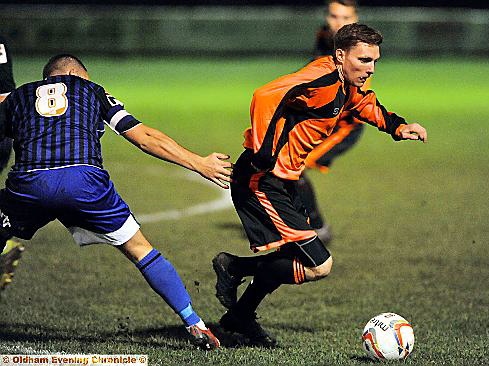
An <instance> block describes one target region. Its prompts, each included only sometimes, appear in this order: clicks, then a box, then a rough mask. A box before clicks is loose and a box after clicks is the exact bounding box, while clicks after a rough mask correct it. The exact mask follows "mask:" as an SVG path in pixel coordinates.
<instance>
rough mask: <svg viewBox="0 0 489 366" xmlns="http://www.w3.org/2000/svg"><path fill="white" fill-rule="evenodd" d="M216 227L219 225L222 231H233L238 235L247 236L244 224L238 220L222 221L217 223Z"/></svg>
mask: <svg viewBox="0 0 489 366" xmlns="http://www.w3.org/2000/svg"><path fill="white" fill-rule="evenodd" d="M216 227H218V228H219V229H220V230H222V231H232V232H234V233H236V234H237V235H240V236H241V237H243V238H246V233H245V231H244V229H243V225H241V224H240V223H238V222H220V223H217V224H216Z"/></svg>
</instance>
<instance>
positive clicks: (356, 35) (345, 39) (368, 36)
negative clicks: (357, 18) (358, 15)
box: [334, 23, 384, 51]
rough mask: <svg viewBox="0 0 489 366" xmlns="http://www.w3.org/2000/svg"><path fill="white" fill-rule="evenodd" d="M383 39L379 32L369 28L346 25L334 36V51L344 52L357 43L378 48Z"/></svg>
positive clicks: (362, 25)
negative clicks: (340, 50)
mask: <svg viewBox="0 0 489 366" xmlns="http://www.w3.org/2000/svg"><path fill="white" fill-rule="evenodd" d="M383 39H384V38H383V37H382V34H380V32H379V31H377V30H375V29H373V28H370V27H369V26H368V25H365V24H359V23H352V24H347V25H344V26H343V27H341V28H340V30H339V31H338V32H336V34H335V36H334V49H335V50H337V49H342V50H345V51H346V50H349V49H350V48H352V47H354V46H356V44H357V43H359V42H363V43H367V44H371V45H377V46H380V44H381V43H382V40H383Z"/></svg>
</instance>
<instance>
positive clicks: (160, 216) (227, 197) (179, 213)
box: [135, 173, 233, 224]
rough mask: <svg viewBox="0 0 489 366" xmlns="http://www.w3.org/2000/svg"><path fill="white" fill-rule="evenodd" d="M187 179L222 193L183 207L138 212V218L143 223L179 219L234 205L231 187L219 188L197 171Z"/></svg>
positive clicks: (187, 175) (188, 175)
mask: <svg viewBox="0 0 489 366" xmlns="http://www.w3.org/2000/svg"><path fill="white" fill-rule="evenodd" d="M185 179H187V180H195V181H199V182H201V183H203V184H206V185H209V186H211V187H214V188H215V189H217V190H219V191H220V195H219V197H218V198H217V199H215V200H212V201H208V202H204V203H199V204H197V205H194V206H190V207H185V208H182V209H175V210H166V211H159V212H153V213H150V214H136V215H135V216H136V219H137V220H138V221H139V222H140V223H141V224H148V223H153V222H160V221H167V220H179V219H181V218H184V217H189V216H195V215H203V214H208V213H210V212H215V211H220V210H225V209H228V208H230V207H232V206H233V204H232V201H231V193H230V190H229V189H222V188H219V187H218V186H217V185H216V184H214V183H212V182H211V181H209V180H207V179H204V178H202V177H200V176H199V175H196V174H195V173H189V174H186V175H185Z"/></svg>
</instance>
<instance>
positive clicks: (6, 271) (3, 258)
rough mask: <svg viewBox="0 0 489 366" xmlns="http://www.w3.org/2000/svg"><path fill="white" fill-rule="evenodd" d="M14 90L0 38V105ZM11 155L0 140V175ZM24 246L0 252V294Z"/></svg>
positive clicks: (9, 59) (10, 242)
mask: <svg viewBox="0 0 489 366" xmlns="http://www.w3.org/2000/svg"><path fill="white" fill-rule="evenodd" d="M14 89H15V81H14V74H13V72H12V57H11V55H10V50H9V47H8V46H7V42H6V40H5V39H4V38H3V37H2V36H0V103H1V102H3V101H4V99H5V98H7V95H9V93H10V92H11V91H12V90H14ZM11 153H12V139H10V138H8V137H5V138H3V139H0V173H1V172H2V171H3V170H4V169H5V167H6V166H7V164H8V162H9V159H10V155H11ZM24 249H25V248H24V245H22V244H21V243H19V242H18V241H15V240H8V241H7V244H6V246H5V248H4V250H3V252H0V292H1V291H3V290H5V288H6V287H7V286H8V285H9V284H10V283H11V282H12V278H13V276H14V271H15V268H16V267H17V265H18V262H19V259H20V257H21V255H22V252H23V251H24Z"/></svg>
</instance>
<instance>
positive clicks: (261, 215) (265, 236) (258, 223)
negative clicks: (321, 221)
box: [231, 149, 316, 252]
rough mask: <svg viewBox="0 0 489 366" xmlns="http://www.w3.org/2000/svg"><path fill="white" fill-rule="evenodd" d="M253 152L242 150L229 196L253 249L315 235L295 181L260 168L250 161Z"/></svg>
mask: <svg viewBox="0 0 489 366" xmlns="http://www.w3.org/2000/svg"><path fill="white" fill-rule="evenodd" d="M252 155H253V152H252V151H251V150H248V149H247V150H245V152H244V153H243V154H241V156H240V157H239V159H238V161H237V162H236V164H235V166H234V170H233V182H232V183H231V196H232V199H233V203H234V207H235V208H236V211H237V213H238V216H239V218H240V219H241V222H242V224H243V227H244V229H245V231H246V234H247V236H248V239H249V241H250V246H251V249H252V250H253V251H255V252H258V251H263V250H269V249H273V248H278V247H280V246H282V245H284V244H286V243H290V242H301V241H307V240H310V239H313V238H314V237H316V232H315V231H314V229H313V228H312V227H311V226H310V225H309V223H308V216H307V214H306V210H305V208H304V205H303V203H302V200H301V199H300V196H299V194H298V192H297V189H296V182H295V181H290V180H285V179H281V178H278V177H276V176H275V175H273V174H272V173H270V172H259V171H257V170H256V169H254V168H253V166H252V165H251V157H252Z"/></svg>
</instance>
